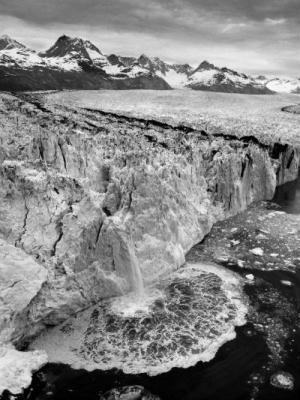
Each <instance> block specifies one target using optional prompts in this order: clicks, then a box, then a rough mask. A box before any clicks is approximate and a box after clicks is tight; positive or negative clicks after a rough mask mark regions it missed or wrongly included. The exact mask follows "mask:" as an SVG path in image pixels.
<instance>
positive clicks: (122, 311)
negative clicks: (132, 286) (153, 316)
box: [110, 288, 165, 318]
mask: <svg viewBox="0 0 300 400" xmlns="http://www.w3.org/2000/svg"><path fill="white" fill-rule="evenodd" d="M164 297H165V296H164V294H163V292H162V291H161V290H158V289H153V288H152V289H144V291H143V292H142V293H136V292H131V293H129V294H127V295H125V296H121V297H116V298H115V299H113V300H112V301H111V304H110V311H111V312H112V313H113V314H115V315H119V316H122V317H124V318H130V317H131V318H133V317H136V316H139V317H141V316H142V315H144V316H146V315H148V314H149V313H150V312H151V307H152V306H153V303H154V301H156V300H162V301H163V299H164Z"/></svg>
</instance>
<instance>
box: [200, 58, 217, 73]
mask: <svg viewBox="0 0 300 400" xmlns="http://www.w3.org/2000/svg"><path fill="white" fill-rule="evenodd" d="M210 69H218V67H216V66H215V65H214V64H212V63H210V62H208V61H206V60H205V61H202V63H201V64H199V66H198V68H196V71H203V70H206V71H208V70H210Z"/></svg>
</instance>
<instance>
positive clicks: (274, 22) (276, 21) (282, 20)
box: [265, 18, 286, 25]
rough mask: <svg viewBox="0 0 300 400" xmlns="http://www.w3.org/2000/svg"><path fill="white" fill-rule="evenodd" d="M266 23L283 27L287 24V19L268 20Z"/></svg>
mask: <svg viewBox="0 0 300 400" xmlns="http://www.w3.org/2000/svg"><path fill="white" fill-rule="evenodd" d="M265 22H266V24H268V25H281V24H284V23H285V22H286V19H285V18H279V19H272V18H266V19H265Z"/></svg>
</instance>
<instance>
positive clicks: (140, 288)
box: [129, 248, 145, 297]
mask: <svg viewBox="0 0 300 400" xmlns="http://www.w3.org/2000/svg"><path fill="white" fill-rule="evenodd" d="M129 252H130V259H131V260H132V262H131V263H130V265H131V277H132V278H131V279H132V289H133V291H134V293H136V295H137V296H138V297H143V295H144V294H145V288H144V282H143V277H142V273H141V270H140V266H139V263H138V259H137V257H136V255H135V252H134V250H133V249H131V248H130V250H129Z"/></svg>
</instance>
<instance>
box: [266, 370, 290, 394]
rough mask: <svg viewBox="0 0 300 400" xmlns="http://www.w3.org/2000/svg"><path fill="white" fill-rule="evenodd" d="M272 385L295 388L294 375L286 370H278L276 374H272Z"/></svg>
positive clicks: (281, 387) (288, 388)
mask: <svg viewBox="0 0 300 400" xmlns="http://www.w3.org/2000/svg"><path fill="white" fill-rule="evenodd" d="M271 385H273V386H275V387H277V388H280V389H287V390H293V389H294V378H293V375H291V374H290V373H288V372H285V371H279V372H276V374H273V375H272V376H271Z"/></svg>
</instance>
